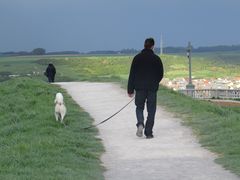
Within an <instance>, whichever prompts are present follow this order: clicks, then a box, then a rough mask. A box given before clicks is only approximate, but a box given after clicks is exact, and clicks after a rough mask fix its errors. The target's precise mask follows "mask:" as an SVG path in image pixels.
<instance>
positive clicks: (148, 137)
mask: <svg viewBox="0 0 240 180" xmlns="http://www.w3.org/2000/svg"><path fill="white" fill-rule="evenodd" d="M153 137H154V136H153V135H148V136H146V138H147V139H152V138H153Z"/></svg>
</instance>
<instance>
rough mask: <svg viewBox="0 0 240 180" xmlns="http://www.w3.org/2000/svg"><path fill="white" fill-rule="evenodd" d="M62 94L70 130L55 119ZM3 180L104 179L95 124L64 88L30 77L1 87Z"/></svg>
mask: <svg viewBox="0 0 240 180" xmlns="http://www.w3.org/2000/svg"><path fill="white" fill-rule="evenodd" d="M59 91H60V92H63V93H64V97H65V101H66V106H67V109H68V113H67V116H66V118H65V120H66V124H67V126H66V127H64V126H63V125H62V124H60V123H57V122H56V120H55V117H54V103H53V101H54V98H55V93H56V92H59ZM0 94H1V96H0V114H1V115H0V136H1V138H0V154H1V156H0V179H11V180H13V179H24V180H25V179H103V176H102V172H103V168H102V167H101V166H100V164H101V162H100V160H99V157H100V155H101V153H102V152H103V147H102V144H101V142H100V140H99V139H97V138H96V137H95V136H96V134H97V131H96V130H95V129H90V130H88V131H84V130H82V129H81V128H83V127H86V126H88V125H90V124H91V122H92V119H91V118H90V117H89V115H88V114H87V113H85V112H84V111H83V110H82V109H80V108H79V106H78V105H76V104H75V103H74V102H73V100H72V99H71V98H70V97H69V96H68V95H67V94H66V92H64V91H63V90H61V89H60V88H58V87H56V86H53V85H49V84H47V83H45V82H42V81H40V80H34V79H31V78H16V79H13V80H9V81H6V82H3V83H1V85H0Z"/></svg>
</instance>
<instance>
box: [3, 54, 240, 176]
mask: <svg viewBox="0 0 240 180" xmlns="http://www.w3.org/2000/svg"><path fill="white" fill-rule="evenodd" d="M220 55H221V58H219V56H220ZM220 55H219V53H218V54H211V53H206V54H196V56H194V57H193V76H194V77H195V78H219V77H236V76H239V72H240V65H239V64H238V62H239V59H240V53H221V54H220ZM238 57H239V58H238ZM162 60H163V64H164V68H165V78H169V79H172V78H176V77H188V61H187V58H186V57H184V56H177V55H175V56H174V55H164V56H162ZM131 61H132V57H129V56H112V57H107V56H99V57H71V56H70V57H67V56H66V57H64V56H59V57H54V56H47V57H46V56H43V57H40V56H37V57H4V58H3V57H1V58H0V74H1V72H3V74H4V72H5V73H6V72H10V73H16V72H20V73H22V76H26V72H33V69H34V68H35V70H38V71H39V72H40V71H41V72H42V74H39V75H32V78H33V79H37V80H38V81H39V80H45V81H46V77H44V76H43V72H44V70H45V68H46V67H47V64H48V63H49V62H53V63H54V65H55V66H56V68H57V76H56V81H110V82H119V83H121V84H123V85H124V86H125V87H126V80H127V78H128V73H129V68H130V65H131ZM32 74H33V73H32ZM2 78H3V80H5V79H7V78H6V77H2ZM38 81H36V82H35V83H37V82H38ZM10 82H14V83H13V84H12V85H11V86H9V88H10V87H14V86H15V85H14V84H18V81H10ZM7 84H8V82H6V83H5V85H4V86H6V85H7ZM46 87H49V86H47V85H46ZM29 88H30V87H29ZM51 88H53V87H51ZM44 89H45V88H44ZM47 89H48V88H46V92H48V91H51V92H55V91H53V90H47ZM28 91H30V92H35V91H33V89H32V90H31V88H30V90H26V92H28ZM42 91H43V90H42ZM11 92H12V94H13V95H14V93H17V92H15V91H14V90H12V91H11ZM42 93H45V90H44V91H43V92H42ZM158 93H159V94H158V102H159V104H160V105H163V106H165V108H166V109H168V110H169V111H172V112H174V113H175V114H176V115H177V116H180V117H181V118H182V119H183V120H184V124H185V125H188V126H190V127H191V128H192V129H193V131H194V133H195V134H196V135H197V136H198V138H199V140H200V143H201V144H202V145H203V146H204V147H206V148H208V149H210V150H211V151H213V152H215V153H217V154H218V155H219V158H218V159H217V160H216V161H217V162H218V163H220V164H222V165H223V166H224V167H226V168H227V169H229V170H231V171H233V172H235V173H236V174H238V175H240V138H239V137H240V118H239V117H240V110H239V108H234V107H220V106H217V105H215V104H211V103H209V102H203V101H198V100H193V99H191V98H188V97H186V96H183V95H181V94H178V93H176V92H173V91H171V90H168V89H165V88H160V90H159V92H158ZM1 94H2V93H1ZM47 96H48V98H49V97H50V96H52V94H51V95H47ZM7 99H9V100H10V99H11V98H10V94H9V96H8V98H7ZM7 99H6V100H5V101H6V102H5V104H7ZM38 99H39V97H36V101H37V100H38ZM19 101H20V102H21V101H23V102H25V99H23V100H19ZM69 101H70V100H69ZM51 102H52V101H51ZM51 102H50V101H49V103H50V104H51ZM28 103H31V101H30V102H28ZM49 103H48V104H49ZM68 104H71V102H68ZM45 105H46V106H47V104H45ZM19 108H20V107H19ZM24 109H26V108H25V107H24V108H22V109H19V111H23V112H24V111H25V110H24ZM47 109H48V108H46V110H47ZM46 110H45V111H46ZM9 111H10V112H13V113H10V114H11V115H10V116H11V118H12V119H14V118H15V119H17V117H18V116H17V115H16V113H15V112H14V111H12V109H8V110H7V111H6V112H9ZM36 111H37V110H36ZM24 113H28V111H26V112H24ZM81 113H83V114H84V112H81ZM8 114H9V113H8ZM73 114H74V113H73ZM76 114H77V113H76ZM30 115H31V113H30ZM30 115H29V116H30ZM35 116H36V115H34V116H33V118H32V119H34V121H36V123H39V122H42V121H41V120H39V119H38V120H37V118H35ZM50 116H51V118H52V119H50V118H49V119H48V120H46V121H47V122H46V124H48V123H49V122H51V124H52V126H54V127H55V126H56V127H55V128H57V129H58V130H59V129H60V130H61V131H64V128H62V127H61V125H56V124H55V122H54V120H53V117H52V116H53V115H52V114H49V117H50ZM74 116H75V115H74ZM76 116H78V117H80V116H79V115H76ZM81 117H82V116H81ZM84 117H86V119H88V116H87V115H86V116H84ZM1 118H3V119H6V118H7V116H6V115H4V116H1ZM75 118H76V117H75ZM75 118H73V119H72V120H69V123H70V126H71V122H72V121H73V122H75V121H74V119H75ZM35 119H36V120H35ZM68 119H70V117H67V120H68ZM76 119H77V118H76ZM12 121H13V120H12ZM15 121H19V120H15ZM1 122H5V121H1ZM6 122H8V121H6ZM6 122H5V124H2V125H1V127H2V129H4V128H7V126H8V123H6ZM30 122H32V121H28V122H27V121H26V127H28V126H29V124H30ZM86 122H88V123H89V121H86ZM76 123H77V122H76ZM5 126H6V127H5ZM79 126H81V125H80V124H79V125H77V127H79ZM14 127H15V126H14ZM17 127H18V126H17ZM77 127H72V128H73V129H71V130H70V128H69V129H68V130H69V131H70V132H69V133H76V132H80V135H81V136H84V135H86V134H85V133H83V134H82V132H81V131H79V129H78V128H77ZM45 128H47V129H48V128H49V127H48V125H45ZM45 128H42V131H47V130H45ZM74 128H77V129H78V130H76V129H74ZM60 130H59V131H60ZM36 132H38V131H33V132H31V133H32V134H34V133H36ZM54 132H55V131H54ZM31 133H29V134H31ZM91 133H93V134H94V132H91ZM19 134H21V133H19ZM60 134H61V133H60ZM3 135H4V133H3ZM44 135H45V133H42V134H38V136H37V137H38V138H41V137H42V136H44ZM78 135H79V134H77V135H76V137H77V136H78ZM80 135H79V136H80ZM19 136H20V135H19ZM31 136H33V137H35V135H31ZM20 137H21V136H20ZM37 137H35V138H37ZM4 139H6V138H3V139H2V141H3V140H4ZM11 140H12V139H11V138H9V139H7V140H6V142H5V143H8V141H11ZM15 141H16V140H15ZM92 141H93V142H95V141H96V140H95V139H92V140H89V142H88V143H92ZM34 142H35V141H34ZM83 147H84V146H83ZM23 149H24V148H23ZM83 149H84V148H83ZM83 149H82V150H83ZM101 150H102V149H101V148H100V151H101ZM48 151H49V150H46V153H47V152H48ZM6 152H7V151H6ZM17 152H18V153H19V152H21V148H20V149H18V150H16V153H17ZM49 152H51V151H49ZM64 152H66V151H64ZM87 152H88V151H87ZM97 157H98V156H97ZM38 158H39V157H36V159H38ZM11 159H13V158H7V160H11ZM95 160H96V159H94V162H93V164H94V163H95V165H96V166H97V167H99V165H98V163H99V161H98V160H96V161H95ZM66 161H67V162H68V159H66ZM0 162H2V160H1V161H0ZM3 162H4V161H3ZM40 162H41V161H40ZM81 162H82V161H81ZM5 164H6V163H5ZM69 164H71V163H69ZM0 169H3V170H4V168H3V167H2V168H0ZM5 169H7V170H9V169H11V168H5ZM82 169H83V171H84V170H85V166H84V165H83V164H82V165H80V166H79V171H82ZM7 170H6V171H7ZM99 171H100V170H99ZM99 171H97V172H99ZM12 172H13V173H15V172H19V171H18V170H17V168H16V169H15V170H13V171H12ZM23 172H26V171H24V170H23ZM27 172H28V171H27ZM0 174H2V172H1V173H0ZM9 174H10V175H11V173H9ZM39 176H40V175H39ZM0 179H1V177H0ZM73 179H74V178H73ZM83 179H84V178H83ZM90 179H91V178H90Z"/></svg>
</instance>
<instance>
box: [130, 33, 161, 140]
mask: <svg viewBox="0 0 240 180" xmlns="http://www.w3.org/2000/svg"><path fill="white" fill-rule="evenodd" d="M153 48H154V39H153V38H148V39H146V40H145V42H144V49H143V50H142V51H141V52H140V53H139V54H138V55H136V56H135V57H134V59H133V61H132V65H131V70H130V74H129V78H128V96H129V97H133V96H134V90H135V92H136V95H135V104H136V116H137V133H136V135H137V136H138V137H142V135H143V129H144V134H145V136H146V138H147V139H150V138H153V131H152V129H153V125H154V119H155V112H156V105H157V90H158V87H159V83H160V81H161V80H162V78H163V65H162V61H161V59H160V58H159V57H158V56H157V55H156V54H154V52H153ZM145 102H146V104H147V112H148V116H147V121H146V124H145V125H144V116H143V110H144V106H145Z"/></svg>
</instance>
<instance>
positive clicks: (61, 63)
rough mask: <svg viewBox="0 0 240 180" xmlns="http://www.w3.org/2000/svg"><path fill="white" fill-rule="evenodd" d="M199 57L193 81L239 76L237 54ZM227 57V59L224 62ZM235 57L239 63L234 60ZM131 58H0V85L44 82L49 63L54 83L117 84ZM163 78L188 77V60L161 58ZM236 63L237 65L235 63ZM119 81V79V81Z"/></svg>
mask: <svg viewBox="0 0 240 180" xmlns="http://www.w3.org/2000/svg"><path fill="white" fill-rule="evenodd" d="M219 56H220V55H219V53H218V54H203V55H202V56H200V55H199V54H197V55H195V56H193V59H192V61H193V65H192V68H193V72H192V75H193V77H194V78H220V77H221V78H224V77H236V76H239V71H240V65H238V64H237V62H240V53H239V54H237V53H235V54H234V53H232V54H229V53H228V54H221V58H222V57H223V56H224V59H225V60H222V59H223V58H222V59H220V58H219ZM226 57H228V58H226ZM238 57H239V59H238ZM132 58H133V57H132V56H89V57H88V56H69V57H67V56H26V57H24V56H23V57H22V56H20V57H0V81H1V80H2V81H3V80H5V79H9V78H8V77H7V75H8V74H18V75H20V76H27V75H29V74H30V75H31V77H34V78H37V79H41V80H46V77H44V75H43V72H44V71H45V69H46V67H47V65H48V63H50V62H52V63H53V64H54V65H55V67H56V69H57V74H56V81H113V80H114V81H116V80H117V81H119V80H121V79H127V78H128V73H129V68H130V65H131V61H132ZM161 58H162V60H163V64H164V69H165V78H169V79H173V78H177V77H188V60H187V58H186V57H185V56H177V55H164V56H162V57H161ZM238 60H239V61H238ZM119 78H120V79H119Z"/></svg>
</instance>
